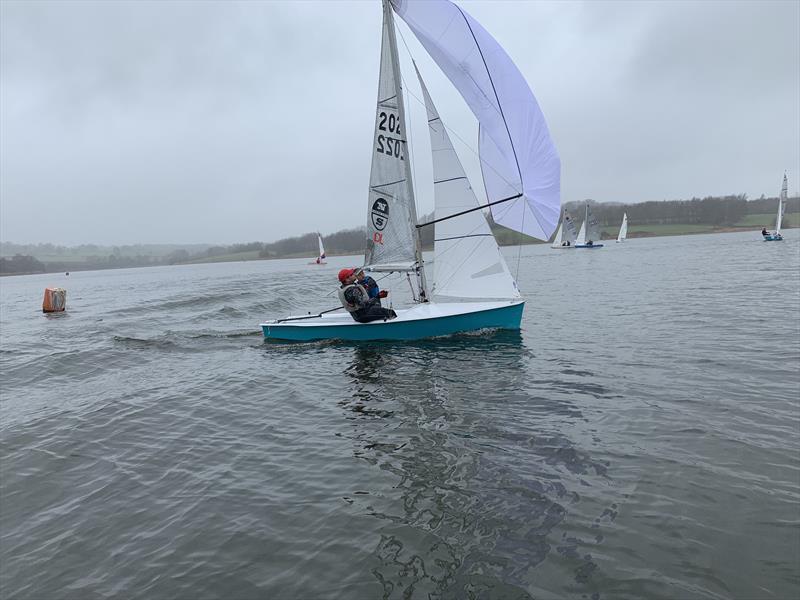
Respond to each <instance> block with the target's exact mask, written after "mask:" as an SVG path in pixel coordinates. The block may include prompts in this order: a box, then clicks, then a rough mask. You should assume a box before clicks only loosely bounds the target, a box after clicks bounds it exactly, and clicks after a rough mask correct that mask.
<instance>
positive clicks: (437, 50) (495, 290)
mask: <svg viewBox="0 0 800 600" xmlns="http://www.w3.org/2000/svg"><path fill="white" fill-rule="evenodd" d="M382 2H383V38H382V46H381V62H380V65H381V66H380V76H379V83H378V102H377V110H376V114H375V131H374V137H373V150H372V169H371V173H370V184H369V195H368V201H367V230H366V233H367V240H366V242H367V243H366V252H365V260H364V265H365V266H364V270H366V271H371V272H376V273H400V274H401V275H406V276H407V279H408V280H409V282H411V286H412V296H413V298H414V304H413V305H412V306H410V307H408V308H405V309H403V308H399V309H395V311H396V313H397V317H396V318H392V319H387V320H385V321H374V322H372V323H358V322H356V321H355V320H353V318H352V317H351V316H350V314H348V313H344V312H341V313H334V312H332V311H328V312H323V313H316V314H305V315H302V314H301V315H298V316H293V317H286V318H283V319H277V320H274V321H268V322H265V323H262V324H261V327H262V329H263V331H264V337H265V338H267V339H270V340H290V341H314V340H329V339H330V340H333V339H339V340H354V341H356V340H415V339H422V338H427V337H436V336H443V335H451V334H455V333H461V332H467V331H476V330H482V329H498V328H499V329H519V328H520V323H521V320H522V310H523V307H524V301H523V299H522V297H521V295H520V292H519V290H518V289H517V284H516V282H515V280H514V277H513V276H512V275H511V272H510V270H509V268H508V265H507V264H506V261H505V259H504V258H503V256H502V254H501V253H500V249H499V248H498V246H497V242H496V240H495V238H494V236H493V235H492V231H491V229H490V227H489V224H488V222H487V220H486V217H485V216H484V214H483V212H482V210H481V209H484V208H490V209H491V211H492V217H493V218H494V220H495V222H497V223H499V224H501V225H503V226H505V227H508V228H510V229H514V230H516V231H519V232H522V233H525V234H527V235H529V236H532V237H535V238H538V239H541V240H547V239H549V238H550V236H551V235H552V233H553V230H554V229H555V227H556V224H557V222H558V218H559V214H560V209H561V202H560V185H561V183H560V178H561V163H560V159H559V157H558V152H557V151H556V148H555V145H554V144H553V142H552V139H551V138H550V133H549V131H548V129H547V124H546V123H545V120H544V115H542V112H541V110H540V108H539V105H538V103H537V102H536V99H535V98H534V96H533V93H532V92H531V90H530V88H529V87H528V84H527V83H526V82H525V79H524V78H523V76H522V74H521V73H520V72H519V69H517V67H516V66H515V65H514V63H513V62H512V61H511V59H510V58H509V57H508V55H507V54H506V53H505V51H504V50H503V49H502V48H501V47H500V45H499V44H498V43H497V41H495V40H494V38H492V36H491V35H489V33H488V32H486V30H485V29H484V28H483V27H482V26H481V25H480V24H479V23H478V22H477V21H475V20H474V19H473V18H472V17H471V16H469V15H468V14H467V13H466V12H464V11H463V10H462V9H461V8H459V7H458V6H456V5H455V4H453V3H452V2H450V1H449V0H429V1H427V2H406V1H405V0H382ZM395 12H396V13H397V14H398V15H399V16H400V17H401V18H402V19H403V20H404V21H405V22H406V24H407V25H408V26H409V28H410V29H411V31H412V32H413V33H414V35H416V37H417V38H418V39H419V41H420V42H421V44H422V45H423V47H424V48H425V49H426V50H427V52H428V53H429V54H430V55H431V57H432V58H433V59H434V61H435V62H436V63H437V65H438V66H439V67H440V68H441V69H442V71H443V72H444V74H445V75H446V76H447V77H448V79H449V80H450V82H451V83H452V84H453V85H454V86H455V88H456V89H457V90H458V91H459V92H460V93H461V95H462V97H463V98H464V100H465V101H466V102H467V104H468V105H469V107H470V109H471V110H472V112H473V113H474V114H475V116H476V118H477V120H478V123H479V125H480V128H479V131H480V136H479V151H480V159H481V170H482V175H483V183H484V186H485V189H486V194H487V197H488V198H487V199H488V202H487V203H486V204H483V205H481V204H480V203H479V202H478V200H477V198H476V196H475V193H474V192H473V189H472V187H471V186H470V183H469V180H468V179H467V176H466V173H465V171H464V168H463V166H462V164H461V161H460V160H459V158H458V155H457V154H456V152H455V150H454V148H453V145H452V142H451V140H450V136H449V135H448V133H447V130H446V128H445V127H444V125H443V123H442V120H441V118H440V116H439V113H438V111H437V110H436V107H435V106H434V104H433V101H432V100H431V97H430V94H429V93H428V90H427V88H426V86H425V83H424V82H423V80H422V77H421V75H420V73H419V71H417V77H418V78H419V83H420V89H421V91H422V96H423V98H424V103H425V108H426V111H427V118H428V130H429V134H430V142H431V154H432V161H433V186H434V197H435V213H434V219H433V220H431V221H429V222H428V223H422V224H420V223H419V222H418V221H417V214H416V204H415V200H414V186H413V182H412V179H411V173H412V169H411V164H410V163H411V155H410V153H409V151H408V146H407V143H406V131H407V130H408V128H407V121H406V111H405V106H404V101H403V88H402V86H401V75H400V67H399V57H398V52H397V41H396V39H395V35H396V34H395V25H394V13H395ZM414 66H415V68H416V65H414ZM422 227H434V228H435V235H434V260H433V265H432V267H433V268H432V272H433V277H432V281H431V283H430V285H429V283H428V276H429V274H430V271H431V266H430V265H426V264H425V263H424V261H423V258H422V249H421V246H420V236H419V229H420V228H422Z"/></svg>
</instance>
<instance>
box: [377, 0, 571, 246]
mask: <svg viewBox="0 0 800 600" xmlns="http://www.w3.org/2000/svg"><path fill="white" fill-rule="evenodd" d="M391 1H392V4H393V5H394V8H395V10H396V11H397V14H399V15H400V17H401V18H402V19H403V20H404V21H405V22H406V23H407V24H408V26H409V27H410V28H411V30H412V31H413V32H414V35H416V37H417V38H418V39H419V41H420V42H421V43H422V45H423V46H424V47H425V49H426V50H427V51H428V53H429V54H430V55H431V57H432V58H433V59H434V60H435V61H436V63H437V64H438V65H439V67H440V68H441V69H442V71H443V72H444V73H445V75H446V76H447V77H448V78H449V79H450V81H451V82H452V83H453V85H454V86H455V87H456V89H458V91H459V92H460V93H461V95H462V97H463V98H464V100H465V101H466V102H467V104H468V105H469V107H470V109H471V110H472V112H473V113H474V114H475V117H476V118H477V119H478V122H479V124H480V140H479V151H480V157H481V168H482V172H483V180H484V184H485V187H486V194H487V199H488V201H489V202H496V201H498V200H503V199H505V198H510V197H515V196H519V198H518V199H516V200H512V201H509V202H504V203H501V204H497V205H495V206H493V207H492V215H493V217H494V220H495V221H496V222H498V223H500V224H502V225H505V226H506V227H509V228H511V229H514V230H516V231H521V232H522V233H525V234H527V235H530V236H533V237H535V238H538V239H541V240H548V239H550V236H551V235H552V234H553V231H554V230H555V228H556V225H557V224H558V218H559V212H560V208H561V201H560V188H561V161H560V159H559V157H558V152H557V150H556V148H555V145H554V144H553V141H552V139H551V138H550V132H549V130H548V128H547V123H546V122H545V119H544V115H543V114H542V111H541V109H540V108H539V104H538V103H537V101H536V98H535V97H534V95H533V92H531V89H530V87H529V86H528V84H527V82H526V81H525V78H524V77H523V76H522V74H521V73H520V71H519V69H518V68H517V67H516V65H515V64H514V63H513V62H512V60H511V58H510V57H509V56H508V54H506V52H505V50H503V48H502V47H501V46H500V44H498V43H497V41H496V40H495V39H494V38H493V37H492V36H491V35H490V34H489V33H488V32H487V31H486V30H485V29H484V28H483V27H482V26H481V25H480V23H478V22H477V21H475V20H474V19H473V18H472V17H471V16H470V15H468V14H467V13H466V12H465V11H464V10H463V9H461V8H460V7H458V6H456V5H455V4H453V3H451V2H449V0H426V1H425V2H409V1H408V0H391Z"/></svg>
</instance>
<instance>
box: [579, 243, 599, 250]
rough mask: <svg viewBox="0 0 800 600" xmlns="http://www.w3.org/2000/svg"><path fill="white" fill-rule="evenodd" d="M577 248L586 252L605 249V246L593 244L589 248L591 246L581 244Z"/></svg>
mask: <svg viewBox="0 0 800 600" xmlns="http://www.w3.org/2000/svg"><path fill="white" fill-rule="evenodd" d="M575 247H576V248H581V249H585V250H592V249H594V248H602V247H603V244H592V245H591V246H589V245H587V244H580V245H578V246H575Z"/></svg>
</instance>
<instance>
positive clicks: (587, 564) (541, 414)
mask: <svg viewBox="0 0 800 600" xmlns="http://www.w3.org/2000/svg"><path fill="white" fill-rule="evenodd" d="M352 353H353V359H352V363H351V365H350V366H349V367H348V368H347V369H346V375H347V376H348V377H349V378H350V379H351V380H352V384H351V387H350V390H351V393H350V395H349V397H348V398H344V399H342V401H340V405H341V406H342V408H344V409H346V410H348V411H351V414H350V415H349V416H348V419H351V420H352V424H353V432H352V441H353V443H354V455H355V456H356V457H357V458H359V459H362V460H365V461H367V462H368V463H369V464H371V465H374V466H375V467H377V468H378V469H381V470H382V471H385V472H388V473H391V474H392V476H390V482H391V485H387V484H386V479H385V478H379V477H375V478H374V481H370V480H367V481H366V482H365V483H364V484H363V485H364V486H365V490H366V491H363V492H361V493H360V495H358V496H355V497H354V498H351V499H349V501H350V502H352V503H353V504H354V506H355V507H356V508H357V509H359V510H360V511H363V512H362V514H367V515H370V516H373V517H375V518H376V519H379V520H381V521H382V524H381V526H380V528H379V536H380V537H379V539H376V542H375V549H374V557H375V566H374V568H373V569H372V574H373V575H374V576H375V577H376V578H377V579H378V581H379V582H380V584H381V585H382V586H383V589H384V597H387V598H388V597H404V596H405V595H406V594H410V595H413V597H425V596H426V595H430V596H433V597H439V596H440V595H441V594H444V595H445V597H447V596H449V595H452V596H453V597H468V596H478V597H487V594H488V597H504V598H505V597H515V598H517V597H528V594H529V591H530V590H532V589H536V587H537V584H536V583H535V581H536V579H537V577H536V576H535V575H534V572H533V570H534V569H535V567H536V566H537V565H539V564H540V563H542V561H544V560H545V558H546V557H547V556H548V555H549V554H550V552H551V551H552V550H554V549H555V550H556V551H557V552H558V554H559V555H560V556H561V557H562V560H563V561H564V562H565V563H566V564H568V565H569V566H568V567H567V568H568V572H567V573H563V572H562V573H561V574H560V576H563V575H566V576H569V577H574V578H575V580H576V581H578V582H579V583H586V582H587V581H588V579H589V576H590V575H591V572H592V571H593V570H594V569H595V568H596V567H595V565H594V563H592V562H591V557H587V555H586V553H585V552H580V553H579V552H578V547H579V546H580V545H581V544H582V540H579V539H576V538H574V537H567V534H566V533H563V532H555V531H554V530H555V528H556V527H557V526H559V524H561V523H562V521H564V519H565V516H566V514H567V512H568V507H569V506H570V505H572V504H574V503H576V502H577V501H578V500H579V495H578V493H577V492H576V491H574V490H575V489H576V488H578V487H579V486H580V485H581V483H579V481H584V480H585V479H587V478H590V477H600V478H603V477H605V471H606V466H605V465H602V464H599V463H598V462H596V461H593V460H592V459H591V458H590V457H589V456H588V455H587V454H586V453H585V452H583V451H580V450H578V449H577V448H576V445H575V444H574V443H572V442H571V441H570V440H569V439H567V438H566V437H565V436H564V435H563V434H561V433H560V432H559V430H560V429H562V428H561V427H555V426H554V423H561V425H564V424H565V420H567V421H572V420H581V421H582V420H583V415H582V414H581V411H580V410H578V409H577V408H576V407H575V406H568V402H567V401H566V400H565V398H564V396H566V395H567V393H565V392H564V391H563V390H560V391H557V392H556V393H555V394H554V395H555V396H558V397H557V398H551V399H548V398H546V397H544V396H543V395H541V394H539V393H536V392H537V391H536V389H535V388H531V387H530V385H529V384H528V382H529V381H530V380H531V379H532V377H531V375H530V372H531V362H532V361H533V360H535V357H534V356H533V355H532V353H531V351H530V350H529V349H528V348H527V347H526V346H525V345H524V344H523V340H522V337H521V335H520V334H519V332H509V331H497V332H495V333H492V334H483V335H463V336H455V337H451V338H446V339H439V340H430V341H427V342H417V343H413V344H393V345H392V344H364V345H359V346H357V347H355V348H352ZM541 387H542V388H548V389H557V388H558V386H553V382H551V381H548V382H543V384H542V386H541ZM539 391H541V390H539ZM565 475H566V476H565ZM378 481H380V482H381V483H378ZM584 484H585V481H584ZM590 591H591V590H590Z"/></svg>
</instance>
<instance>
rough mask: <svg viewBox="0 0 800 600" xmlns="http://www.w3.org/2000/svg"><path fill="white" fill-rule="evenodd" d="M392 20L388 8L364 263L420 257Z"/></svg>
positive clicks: (397, 262)
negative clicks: (398, 84)
mask: <svg viewBox="0 0 800 600" xmlns="http://www.w3.org/2000/svg"><path fill="white" fill-rule="evenodd" d="M393 27H394V22H393V20H392V17H391V12H390V11H386V10H384V16H383V41H382V44H381V71H380V78H379V82H378V107H377V111H376V114H375V134H374V137H373V144H372V170H371V172H370V178H369V201H368V204H367V249H366V253H365V257H364V264H366V265H370V266H373V267H380V266H381V265H390V264H391V265H403V266H404V267H405V268H410V267H411V265H413V264H414V263H415V262H416V260H417V251H416V236H417V232H416V229H415V226H416V224H417V222H416V207H415V206H414V192H413V187H412V182H411V177H410V171H409V170H408V169H407V168H406V163H407V162H408V159H409V156H408V146H407V144H406V123H405V115H404V111H403V103H402V98H401V96H400V93H401V90H399V89H398V86H397V84H396V82H397V81H399V79H398V78H396V77H395V72H394V69H395V65H396V64H397V61H396V59H395V57H394V56H393V53H394V52H396V47H395V45H394V44H393V43H392V41H393V37H392V36H393V33H394V31H393V29H392V28H393Z"/></svg>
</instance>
